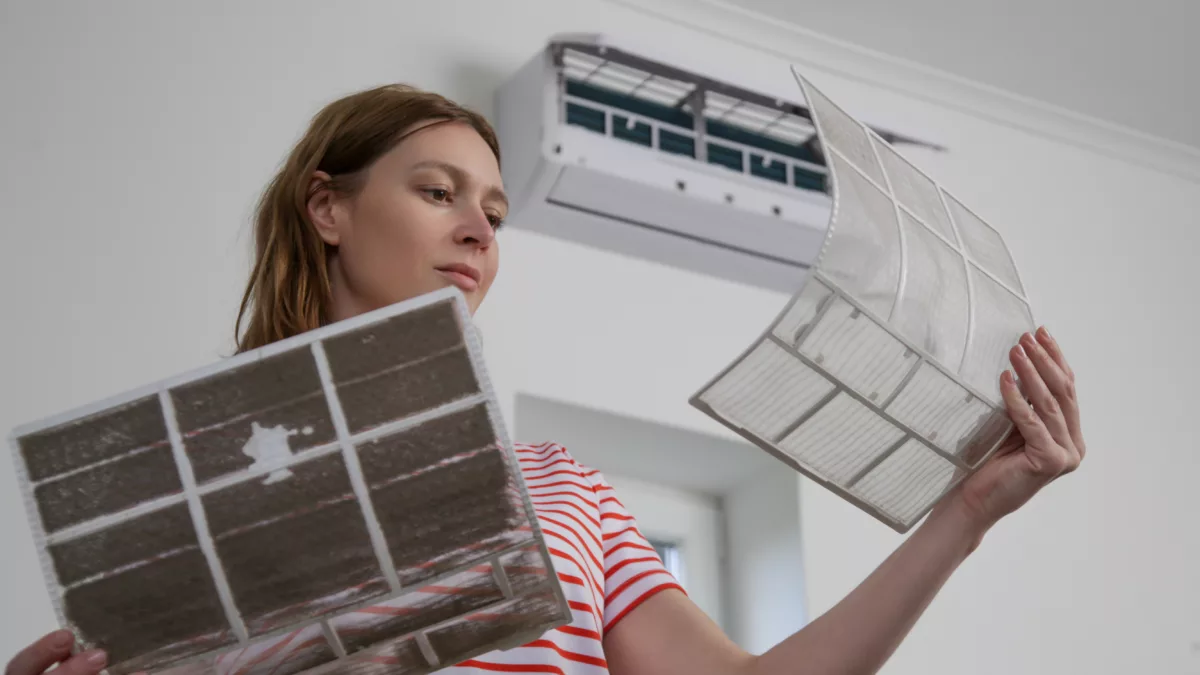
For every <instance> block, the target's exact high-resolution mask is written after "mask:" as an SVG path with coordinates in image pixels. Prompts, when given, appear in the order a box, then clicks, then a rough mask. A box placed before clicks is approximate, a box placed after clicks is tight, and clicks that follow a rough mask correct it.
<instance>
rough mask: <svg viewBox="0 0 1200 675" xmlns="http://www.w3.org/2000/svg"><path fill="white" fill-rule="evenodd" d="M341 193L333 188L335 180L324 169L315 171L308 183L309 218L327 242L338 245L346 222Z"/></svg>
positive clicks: (306, 205) (307, 204)
mask: <svg viewBox="0 0 1200 675" xmlns="http://www.w3.org/2000/svg"><path fill="white" fill-rule="evenodd" d="M339 201H340V199H339V195H338V193H337V191H336V190H334V189H333V181H332V178H331V177H330V175H329V174H327V173H325V172H324V171H317V172H315V173H313V177H312V180H311V181H310V182H309V184H308V202H307V203H306V204H305V208H307V209H308V219H309V221H311V222H312V224H313V226H314V227H316V228H317V234H318V235H319V236H320V237H321V239H322V240H324V242H325V243H326V244H329V245H330V246H337V245H338V243H339V242H340V241H341V238H342V228H343V227H345V223H343V222H342V220H343V219H344V217H343V216H342V214H341V213H340V209H339V208H338V206H339V203H338V202H339Z"/></svg>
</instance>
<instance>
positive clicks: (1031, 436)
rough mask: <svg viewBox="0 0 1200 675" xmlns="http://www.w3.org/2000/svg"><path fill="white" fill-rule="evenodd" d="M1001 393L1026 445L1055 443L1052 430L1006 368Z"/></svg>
mask: <svg viewBox="0 0 1200 675" xmlns="http://www.w3.org/2000/svg"><path fill="white" fill-rule="evenodd" d="M1013 350H1014V351H1015V350H1016V348H1015V347H1014V348H1013ZM1014 358H1015V357H1014ZM1000 394H1001V395H1002V396H1003V397H1004V405H1005V407H1006V408H1008V416H1009V417H1010V418H1012V421H1013V424H1015V425H1017V431H1019V432H1020V433H1021V437H1022V438H1024V439H1025V443H1026V445H1028V444H1031V443H1032V444H1037V445H1039V446H1041V447H1053V446H1054V445H1055V442H1054V438H1053V437H1052V436H1050V431H1049V430H1048V429H1046V425H1045V424H1044V423H1043V422H1042V418H1040V417H1038V415H1037V414H1036V413H1034V411H1033V408H1031V407H1029V404H1028V403H1026V402H1025V398H1024V397H1023V396H1021V392H1020V390H1019V389H1017V383H1016V381H1015V380H1014V379H1013V375H1012V372H1011V371H1008V370H1006V371H1004V372H1003V373H1002V374H1001V375H1000Z"/></svg>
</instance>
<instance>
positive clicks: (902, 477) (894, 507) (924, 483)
mask: <svg viewBox="0 0 1200 675" xmlns="http://www.w3.org/2000/svg"><path fill="white" fill-rule="evenodd" d="M955 473H956V470H955V468H954V465H953V464H951V463H950V462H948V461H946V460H945V459H943V458H942V457H940V456H938V455H937V454H936V453H934V452H933V451H932V450H930V449H929V448H927V447H925V445H924V444H923V443H921V442H920V441H918V440H916V439H912V440H910V441H908V442H907V443H905V444H904V445H903V446H901V447H900V449H899V450H897V451H896V452H894V453H892V454H891V455H888V457H887V459H885V460H883V462H881V463H880V464H879V466H877V467H875V469H874V470H872V471H871V472H870V473H868V474H867V475H866V476H864V477H863V479H862V480H861V481H859V482H858V483H857V484H856V485H855V486H854V487H853V488H851V489H852V491H853V492H854V494H856V495H858V496H859V497H861V498H862V499H863V500H864V501H866V502H867V503H868V504H872V505H874V506H875V507H877V508H879V509H880V510H881V511H883V512H884V513H890V514H894V515H895V518H896V520H898V521H900V522H902V523H908V522H912V521H913V520H915V519H916V518H917V517H918V516H919V515H920V514H921V512H922V511H924V510H925V508H926V507H927V506H928V505H929V503H930V502H932V501H933V500H935V499H937V498H938V497H940V496H941V495H942V494H943V493H944V492H945V491H946V489H947V488H949V487H950V485H951V483H952V481H953V480H954V478H955Z"/></svg>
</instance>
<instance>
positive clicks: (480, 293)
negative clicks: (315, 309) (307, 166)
mask: <svg viewBox="0 0 1200 675" xmlns="http://www.w3.org/2000/svg"><path fill="white" fill-rule="evenodd" d="M416 128H417V131H415V132H412V133H411V134H410V135H409V136H408V137H407V138H405V139H404V140H403V141H402V142H401V143H400V144H399V145H398V146H396V147H395V148H393V149H392V150H391V151H390V152H388V153H387V154H385V155H383V156H382V157H380V158H379V160H378V161H376V162H375V164H374V165H372V166H371V167H370V169H368V171H367V172H366V176H365V178H364V180H363V184H362V185H361V187H360V189H359V190H358V191H357V192H356V193H355V194H354V195H353V196H346V195H339V194H337V193H335V192H333V191H331V190H329V189H321V190H318V191H317V193H316V194H314V195H313V197H312V198H311V199H310V200H309V202H308V211H309V217H310V219H311V220H312V222H313V224H314V225H315V226H316V227H317V230H318V232H319V233H320V235H321V237H322V239H324V240H325V242H326V243H328V244H330V245H333V246H336V247H337V253H336V254H335V255H334V256H333V258H332V260H331V261H330V263H329V275H330V284H331V286H332V291H333V308H332V316H331V317H330V318H331V319H332V320H334V321H337V320H341V319H345V318H348V317H351V316H354V315H356V314H361V313H363V312H367V311H370V310H373V309H377V308H379V307H383V306H385V305H390V304H392V303H396V302H400V301H402V300H407V299H409V298H413V297H416V296H418V295H422V294H424V293H429V292H431V291H435V290H437V289H439V288H444V287H446V286H451V285H453V286H458V287H459V288H460V289H461V290H462V292H463V294H464V295H465V296H466V299H467V303H468V305H469V307H470V309H471V312H472V313H474V311H475V310H476V309H477V308H478V307H479V304H480V303H482V302H483V298H484V296H486V295H487V292H488V289H489V288H490V287H491V285H492V280H493V279H495V277H496V269H497V267H498V265H499V252H498V251H497V247H496V236H495V235H496V228H497V227H499V225H500V221H501V220H503V219H504V217H505V216H506V215H507V213H508V201H507V199H506V197H505V196H504V191H503V189H502V186H501V179H500V166H499V164H498V163H497V161H496V157H495V155H493V154H492V150H491V148H489V147H488V144H487V143H486V142H485V141H484V140H483V138H482V137H481V136H480V135H479V134H478V133H477V132H476V131H475V130H474V129H473V128H471V127H470V126H468V125H466V124H461V123H457V122H444V123H436V122H435V123H425V124H423V125H418V126H417V127H416ZM324 180H328V176H326V175H324V174H321V173H318V175H317V176H315V177H314V181H319V182H324Z"/></svg>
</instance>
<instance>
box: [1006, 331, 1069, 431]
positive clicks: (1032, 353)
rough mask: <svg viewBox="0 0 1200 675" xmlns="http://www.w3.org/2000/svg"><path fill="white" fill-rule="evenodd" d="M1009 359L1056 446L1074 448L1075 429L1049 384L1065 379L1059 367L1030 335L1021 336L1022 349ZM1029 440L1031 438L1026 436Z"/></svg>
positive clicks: (1015, 350) (1014, 350) (1017, 349)
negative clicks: (1069, 425) (1073, 431)
mask: <svg viewBox="0 0 1200 675" xmlns="http://www.w3.org/2000/svg"><path fill="white" fill-rule="evenodd" d="M1009 359H1010V360H1011V361H1012V364H1013V368H1015V369H1016V371H1017V376H1018V377H1020V378H1021V385H1022V387H1023V388H1024V390H1025V395H1026V396H1028V397H1029V402H1030V403H1032V404H1033V409H1034V411H1035V412H1036V413H1037V415H1038V417H1040V418H1041V419H1042V423H1043V424H1044V425H1045V426H1046V429H1047V430H1048V431H1049V432H1050V436H1051V438H1053V439H1054V444H1055V445H1061V446H1062V447H1064V448H1069V447H1072V446H1073V445H1074V441H1073V440H1072V438H1071V430H1070V428H1069V427H1068V425H1067V421H1066V419H1065V418H1064V417H1063V411H1062V406H1060V405H1059V402H1058V398H1057V397H1056V396H1055V395H1054V393H1053V392H1052V391H1051V390H1050V387H1049V385H1048V384H1047V382H1046V379H1047V378H1048V379H1051V380H1053V381H1056V382H1057V381H1058V380H1059V379H1061V378H1062V377H1063V375H1062V372H1061V371H1059V370H1058V365H1057V364H1055V363H1054V362H1053V361H1052V360H1051V359H1050V357H1049V355H1048V354H1047V353H1046V351H1045V350H1044V349H1042V348H1041V347H1040V346H1039V345H1038V344H1037V342H1036V341H1035V340H1034V339H1033V337H1032V336H1031V335H1029V334H1028V333H1026V334H1025V335H1023V336H1022V337H1021V345H1020V347H1015V348H1013V350H1012V352H1011V353H1010V354H1009ZM1025 440H1026V441H1029V440H1031V439H1030V438H1029V437H1028V436H1026V437H1025ZM1046 447H1049V446H1046Z"/></svg>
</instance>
